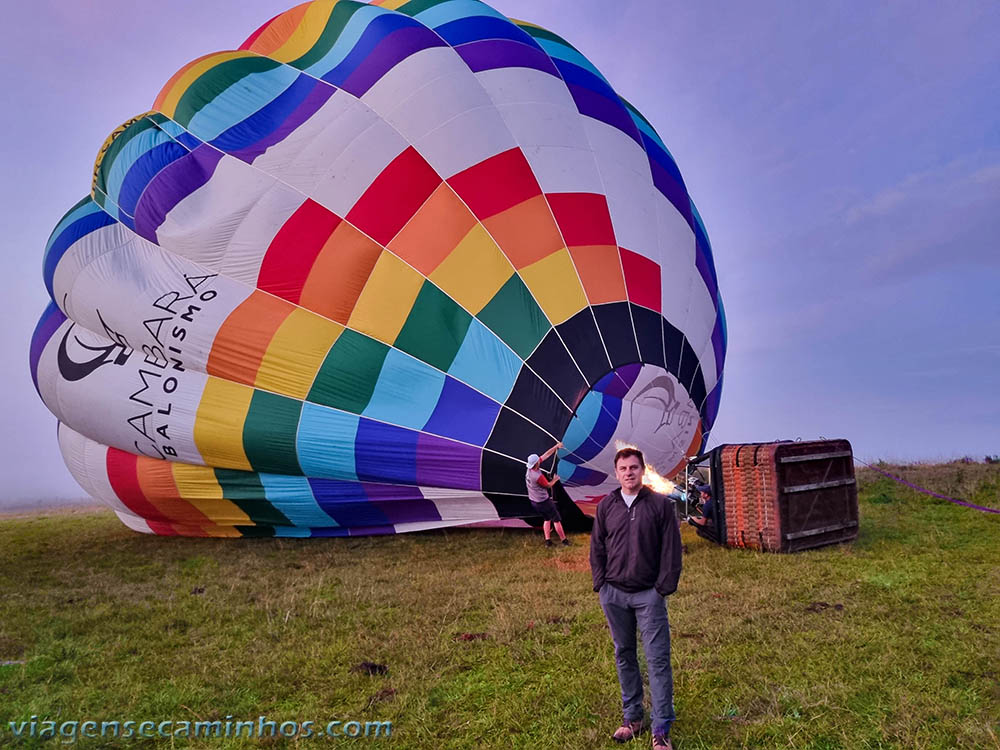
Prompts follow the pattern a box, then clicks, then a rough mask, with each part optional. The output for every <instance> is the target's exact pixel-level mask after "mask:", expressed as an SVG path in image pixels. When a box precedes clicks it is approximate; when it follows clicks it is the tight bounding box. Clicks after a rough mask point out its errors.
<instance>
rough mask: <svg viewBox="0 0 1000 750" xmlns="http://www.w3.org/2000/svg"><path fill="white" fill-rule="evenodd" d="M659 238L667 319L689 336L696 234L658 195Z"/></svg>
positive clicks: (661, 274) (694, 272) (695, 272)
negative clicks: (688, 319)
mask: <svg viewBox="0 0 1000 750" xmlns="http://www.w3.org/2000/svg"><path fill="white" fill-rule="evenodd" d="M653 200H654V203H655V206H656V234H657V239H658V245H659V258H660V278H661V284H662V290H663V293H662V304H663V317H664V318H666V319H667V320H668V321H670V323H671V325H673V326H674V327H675V328H678V329H680V330H681V331H682V332H684V333H687V331H686V329H685V326H686V321H687V316H688V304H689V302H690V299H691V285H692V283H693V278H692V277H693V275H695V274H697V272H698V271H697V269H696V268H695V265H694V257H695V253H694V251H695V239H694V232H692V231H691V227H689V226H688V225H687V222H685V221H684V217H682V216H681V215H680V214H679V213H678V212H677V209H676V208H674V207H673V204H671V203H670V201H668V200H667V199H666V198H664V197H663V196H662V195H660V194H658V193H657V194H656V195H655V196H654V198H653Z"/></svg>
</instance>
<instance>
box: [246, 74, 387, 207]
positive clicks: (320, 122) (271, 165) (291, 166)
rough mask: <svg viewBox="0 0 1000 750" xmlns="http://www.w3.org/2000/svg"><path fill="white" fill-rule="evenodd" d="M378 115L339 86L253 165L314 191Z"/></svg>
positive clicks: (297, 185) (308, 190) (293, 184)
mask: <svg viewBox="0 0 1000 750" xmlns="http://www.w3.org/2000/svg"><path fill="white" fill-rule="evenodd" d="M376 120H378V115H376V114H375V113H374V112H372V111H371V110H370V109H369V108H368V107H367V106H365V105H364V104H362V103H361V102H360V101H358V100H357V99H356V98H355V97H353V96H351V95H350V94H348V93H347V92H346V91H341V90H337V91H336V92H335V93H334V94H333V96H331V97H330V98H329V99H328V100H327V101H326V104H324V105H323V106H322V107H320V108H319V109H318V110H317V111H316V112H315V113H313V116H312V117H310V118H309V119H308V120H306V121H305V122H304V123H302V124H301V125H299V126H298V127H297V128H296V129H295V130H294V131H292V132H291V133H289V134H288V135H287V136H285V137H284V138H283V139H282V140H280V141H279V142H278V143H275V144H274V145H273V146H271V147H270V148H268V149H267V151H265V152H264V153H263V154H261V155H260V156H258V157H257V158H256V159H254V162H253V166H254V167H255V168H257V169H259V170H261V171H263V172H267V173H268V174H272V175H276V176H280V177H281V179H282V180H283V181H284V182H287V183H288V184H289V185H291V186H293V187H295V188H297V189H298V190H301V191H302V192H303V193H306V194H307V195H308V194H311V193H312V189H313V188H314V187H315V186H316V184H317V183H318V182H319V181H320V180H321V179H322V178H323V177H324V176H325V175H326V174H327V173H328V172H329V166H330V164H331V163H332V162H333V161H334V160H335V159H336V157H337V156H338V155H339V154H340V153H341V152H342V151H343V150H344V149H345V148H346V147H347V145H348V144H349V143H350V142H351V141H352V140H353V139H354V137H355V136H356V135H357V134H358V133H360V132H361V131H363V130H365V129H366V128H368V127H369V126H370V125H371V124H372V123H373V122H375V121H376Z"/></svg>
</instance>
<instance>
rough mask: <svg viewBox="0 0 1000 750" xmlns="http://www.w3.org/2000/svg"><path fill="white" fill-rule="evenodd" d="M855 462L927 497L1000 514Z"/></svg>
mask: <svg viewBox="0 0 1000 750" xmlns="http://www.w3.org/2000/svg"><path fill="white" fill-rule="evenodd" d="M854 460H855V461H857V462H858V463H859V464H864V465H865V466H867V467H868V468H869V469H871V470H872V471H875V472H878V473H879V474H881V475H882V476H884V477H889V479H892V480H893V481H895V482H899V483H900V484H903V485H906V486H907V487H909V488H910V489H911V490H916V491H917V492H922V493H924V494H925V495H930V496H931V497H936V498H940V499H941V500H947V501H948V502H949V503H955V505H962V506H964V507H966V508H972V509H974V510H981V511H983V513H1000V510H997V509H996V508H987V507H986V506H984V505H976V504H975V503H969V502H966V501H965V500H959V499H957V498H954V497H948V496H947V495H939V494H938V493H936V492H931V491H930V490H925V489H924V488H923V487H918V486H917V485H915V484H911V483H910V482H907V481H906V480H905V479H902V478H901V477H897V476H895V475H894V474H890V473H889V472H887V471H882V470H881V469H879V468H877V467H875V466H872V465H871V464H866V463H865V462H864V461H862V460H861V459H860V458H857V457H855V458H854Z"/></svg>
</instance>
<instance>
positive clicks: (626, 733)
mask: <svg viewBox="0 0 1000 750" xmlns="http://www.w3.org/2000/svg"><path fill="white" fill-rule="evenodd" d="M641 731H642V722H641V721H626V722H625V723H624V724H622V725H621V726H620V727H618V728H617V729H616V730H615V733H614V734H613V735H611V739H613V740H614V741H615V742H628V741H629V740H634V739H635V738H636V736H637V735H638V734H639V733H640V732H641Z"/></svg>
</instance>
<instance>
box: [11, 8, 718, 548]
mask: <svg viewBox="0 0 1000 750" xmlns="http://www.w3.org/2000/svg"><path fill="white" fill-rule="evenodd" d="M44 278H45V284H46V286H47V288H48V292H49V294H50V296H51V298H52V300H53V301H52V303H51V304H50V305H49V307H48V309H47V310H46V311H45V313H44V314H43V315H42V318H41V320H40V321H39V323H38V327H37V329H36V331H35V335H34V337H33V339H32V342H31V352H30V361H31V370H32V375H33V377H34V380H35V385H36V388H37V389H38V392H39V394H40V395H41V397H42V399H43V400H44V402H45V404H46V405H47V406H48V408H49V409H50V410H51V411H52V413H53V414H55V415H56V416H57V417H58V419H59V423H60V424H59V443H60V446H61V449H62V452H63V456H64V457H65V460H66V464H67V465H68V467H69V468H70V470H71V472H72V473H73V475H74V476H75V477H76V479H77V480H78V481H79V483H80V484H81V485H82V486H83V487H84V488H85V489H86V490H87V491H88V492H89V493H90V494H91V495H93V496H94V497H95V498H99V499H101V500H103V501H104V502H106V503H107V504H109V505H110V506H111V507H112V508H114V509H115V511H116V512H117V513H118V515H119V517H120V518H121V519H122V521H123V522H124V523H125V524H127V525H128V526H129V527H131V528H133V529H135V530H138V531H143V532H151V533H155V534H165V535H175V534H179V535H190V536H246V535H277V536H340V535H347V534H351V535H353V534H378V533H394V532H402V531H412V530H417V529H426V528H433V527H442V526H451V525H461V524H471V523H478V522H490V521H492V522H496V521H497V520H498V519H510V518H524V517H528V516H531V515H533V514H532V511H531V507H530V504H529V503H528V501H527V497H526V492H525V484H524V474H525V465H524V459H525V457H526V456H527V455H528V454H530V453H533V452H537V453H542V452H544V451H545V450H546V449H548V448H549V447H550V446H551V445H553V444H554V443H555V442H556V441H557V440H561V441H562V442H563V443H564V444H565V447H564V448H563V450H561V451H560V452H559V459H558V466H557V470H558V472H559V474H560V475H561V476H562V477H563V481H564V483H565V486H566V488H567V490H568V492H569V494H570V496H571V497H572V498H573V499H574V500H577V501H586V500H587V498H593V497H595V496H600V495H601V494H603V493H604V492H606V491H607V490H608V489H610V488H612V487H614V486H615V484H614V477H613V473H612V472H611V460H612V456H613V455H614V453H615V451H616V450H617V447H618V446H620V445H621V444H626V443H627V444H635V445H638V446H640V447H641V448H642V449H643V450H644V451H645V453H646V456H647V459H648V460H649V462H650V463H651V464H652V465H653V466H655V467H656V468H657V469H658V470H659V471H660V472H661V473H663V474H669V473H671V472H672V471H673V470H674V469H675V468H676V467H678V466H679V464H680V462H681V461H682V457H683V456H685V455H689V454H691V453H695V452H697V451H698V450H699V449H700V448H701V447H702V446H703V443H704V440H705V435H706V434H707V433H708V431H709V430H710V429H711V426H712V424H713V422H714V420H715V417H716V413H717V410H718V406H719V398H720V393H721V383H722V377H721V375H722V368H723V362H724V356H725V346H726V333H725V322H724V314H723V309H722V303H721V299H720V297H719V292H718V287H717V282H716V274H715V268H714V263H713V260H712V253H711V249H710V246H709V242H708V238H707V236H706V234H705V230H704V227H703V226H702V222H701V220H700V219H699V217H698V213H697V211H696V210H695V208H694V205H693V204H692V202H691V200H690V198H689V197H688V194H687V191H686V188H685V185H684V181H683V180H682V178H681V175H680V172H679V171H678V169H677V167H676V165H675V164H674V161H673V159H672V157H671V156H670V154H669V152H668V151H667V149H666V147H665V146H664V145H663V142H662V141H661V140H660V138H659V136H657V134H656V132H655V131H654V129H653V127H652V126H651V125H650V124H649V123H648V122H647V121H646V120H645V119H644V118H643V116H642V115H641V114H639V112H637V111H636V110H635V108H633V107H632V106H631V105H630V104H629V103H628V102H626V101H624V100H623V99H621V98H620V97H619V96H618V95H617V94H616V93H615V92H614V90H613V89H612V88H611V86H610V84H609V83H608V82H607V81H606V80H605V79H604V77H603V76H602V75H601V73H600V72H599V71H598V70H597V69H596V68H595V67H594V66H593V64H591V63H590V61H588V60H587V59H586V58H585V57H584V56H583V55H582V54H580V53H579V52H578V51H577V50H576V49H574V48H573V47H572V46H570V45H569V44H568V43H567V42H566V41H564V40H563V39H561V38H560V37H558V36H556V35H555V34H553V33H552V32H549V31H547V30H545V29H542V28H539V27H538V26H534V25H532V24H529V23H525V22H522V21H515V20H511V19H508V18H506V17H505V16H503V15H502V14H500V13H499V12H497V11H495V10H493V9H492V8H491V7H489V6H488V5H485V4H484V3H482V2H478V1H477V0H410V2H402V1H401V0H383V1H382V2H373V3H371V4H366V3H362V2H353V1H352V0H336V1H334V0H315V1H314V2H308V3H304V4H302V5H299V6H297V7H295V8H293V9H291V10H289V11H287V12H285V13H282V14H281V15H279V16H277V17H276V18H274V19H272V20H271V21H269V22H267V23H266V24H264V25H263V26H262V27H261V28H260V29H258V30H257V31H256V32H255V33H253V34H252V35H251V36H250V37H249V38H248V39H247V40H246V41H245V42H244V43H243V44H242V45H241V46H240V48H239V49H238V50H235V51H228V52H219V53H215V54H210V55H206V56H204V57H202V58H199V59H197V60H195V61H194V62H192V63H190V64H189V65H187V66H186V67H184V68H183V69H181V70H180V71H179V72H178V73H177V74H176V75H174V77H173V78H171V79H170V81H168V82H167V84H166V86H165V87H164V88H163V90H162V91H161V92H160V94H159V96H157V97H156V100H155V103H154V105H153V110H152V111H150V112H147V113H145V114H143V115H140V116H138V117H136V118H134V119H132V120H130V121H129V122H127V123H125V124H124V125H123V126H121V127H120V128H118V129H117V130H116V131H115V132H114V133H113V134H112V135H111V136H110V137H109V138H108V140H107V142H106V143H105V144H104V147H103V148H102V149H101V152H100V155H99V157H98V160H97V164H96V167H95V172H94V178H93V189H92V192H91V194H90V195H89V196H87V197H86V198H84V199H83V200H81V201H80V202H79V203H78V204H77V205H76V206H74V207H73V208H72V209H71V210H70V211H69V212H68V213H67V214H66V215H65V217H64V218H63V219H62V221H60V222H59V224H58V225H57V226H56V228H55V230H54V231H53V233H52V236H51V239H50V240H49V243H48V246H47V248H46V251H45V258H44Z"/></svg>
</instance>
